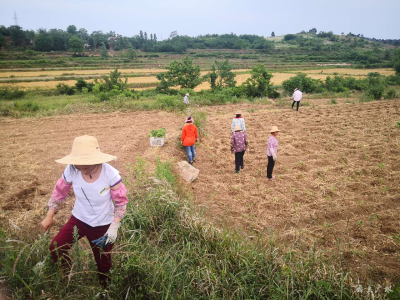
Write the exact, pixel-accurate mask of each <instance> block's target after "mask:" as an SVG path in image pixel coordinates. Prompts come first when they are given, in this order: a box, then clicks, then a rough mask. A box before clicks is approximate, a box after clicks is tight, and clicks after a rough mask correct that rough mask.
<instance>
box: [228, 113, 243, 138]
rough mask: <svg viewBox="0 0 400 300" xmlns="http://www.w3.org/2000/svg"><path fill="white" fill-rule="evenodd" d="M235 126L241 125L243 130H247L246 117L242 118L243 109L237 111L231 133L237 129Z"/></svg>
mask: <svg viewBox="0 0 400 300" xmlns="http://www.w3.org/2000/svg"><path fill="white" fill-rule="evenodd" d="M235 126H239V127H240V129H241V130H242V131H243V132H246V125H245V123H244V119H243V118H242V112H241V111H237V112H236V117H234V118H233V119H232V124H231V133H233V132H234V131H235V129H234V128H235Z"/></svg>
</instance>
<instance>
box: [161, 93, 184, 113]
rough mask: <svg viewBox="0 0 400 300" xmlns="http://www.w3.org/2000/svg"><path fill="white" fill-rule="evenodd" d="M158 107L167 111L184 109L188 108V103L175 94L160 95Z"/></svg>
mask: <svg viewBox="0 0 400 300" xmlns="http://www.w3.org/2000/svg"><path fill="white" fill-rule="evenodd" d="M156 107H157V108H158V109H165V110H167V111H174V110H175V111H176V110H177V111H182V110H184V109H185V108H186V104H185V103H183V101H182V100H181V99H177V98H176V97H175V96H169V95H158V96H157V98H156Z"/></svg>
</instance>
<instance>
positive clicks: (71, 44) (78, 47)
mask: <svg viewBox="0 0 400 300" xmlns="http://www.w3.org/2000/svg"><path fill="white" fill-rule="evenodd" d="M68 48H69V49H70V50H71V51H74V52H75V54H76V52H79V53H81V52H83V41H82V40H81V39H80V38H79V37H77V36H76V35H75V36H73V37H72V38H70V39H69V41H68Z"/></svg>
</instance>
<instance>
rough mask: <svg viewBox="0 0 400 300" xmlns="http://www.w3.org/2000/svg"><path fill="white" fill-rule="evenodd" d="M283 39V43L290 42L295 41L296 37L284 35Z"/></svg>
mask: <svg viewBox="0 0 400 300" xmlns="http://www.w3.org/2000/svg"><path fill="white" fill-rule="evenodd" d="M283 39H284V40H285V41H291V40H295V39H296V35H295V34H286V35H285V36H284V37H283Z"/></svg>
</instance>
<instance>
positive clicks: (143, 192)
mask: <svg viewBox="0 0 400 300" xmlns="http://www.w3.org/2000/svg"><path fill="white" fill-rule="evenodd" d="M147 170H148V167H146V163H145V161H143V160H142V159H140V158H139V159H138V160H137V163H136V165H135V166H133V167H132V168H131V171H130V175H129V176H128V178H126V185H127V187H128V191H129V195H128V196H129V199H130V202H129V205H128V209H127V214H126V216H125V218H124V219H123V221H122V222H123V223H122V226H121V228H120V230H119V237H118V242H117V243H116V245H115V247H114V249H113V252H114V254H113V262H114V266H113V268H112V271H111V277H112V279H111V282H110V284H109V285H108V287H107V288H106V289H102V288H101V287H100V286H99V285H98V283H97V276H96V275H97V274H96V272H95V270H96V268H95V266H94V261H93V258H92V253H91V250H90V248H89V247H88V244H87V242H83V243H82V242H81V243H76V244H75V245H74V247H73V248H72V250H71V253H70V254H71V257H72V261H73V265H72V270H71V273H70V275H69V276H67V277H63V276H62V274H61V272H60V268H59V266H57V265H54V264H53V263H52V262H51V259H50V254H49V250H48V245H49V242H50V239H49V237H48V236H47V235H42V236H39V237H38V238H37V240H36V241H35V242H28V240H23V239H22V240H19V239H12V237H7V236H6V234H5V233H4V232H3V231H1V233H0V247H1V251H0V258H1V266H2V269H1V272H0V276H1V278H2V279H3V280H5V283H6V286H7V290H8V291H9V293H10V294H13V295H14V297H15V298H19V299H26V298H31V299H39V298H40V299H46V298H52V299H98V298H103V299H233V298H235V299H292V298H295V299H357V298H360V299H361V298H365V296H367V294H366V289H365V291H361V292H359V293H357V292H356V291H355V289H356V288H359V287H360V286H356V285H355V286H354V288H353V287H352V286H351V283H352V278H351V276H350V274H348V273H346V272H344V271H343V270H342V269H341V268H340V267H336V268H335V267H333V266H332V265H331V264H329V263H327V262H325V261H324V260H323V259H322V258H321V257H320V256H319V255H318V253H316V252H314V251H313V250H310V252H309V253H308V255H307V256H304V257H301V256H298V255H296V254H294V253H296V252H292V253H282V252H281V251H280V249H279V248H278V247H277V246H276V244H275V243H274V242H273V239H269V238H268V237H263V238H261V237H257V238H253V239H251V238H250V237H247V236H246V235H244V234H242V235H240V234H239V233H236V232H233V231H231V230H227V229H224V228H217V227H215V226H214V225H213V224H211V223H209V222H208V221H207V220H205V219H204V218H202V217H201V215H199V214H198V213H196V211H195V210H194V208H193V207H192V205H191V203H190V202H189V201H188V200H187V199H186V196H185V194H184V192H183V191H182V190H181V189H180V188H179V184H177V182H176V178H175V176H174V174H173V173H172V172H171V169H170V165H169V163H167V162H161V161H159V160H158V161H157V166H156V169H155V171H154V172H152V173H149V172H148V171H147ZM381 291H383V290H382V289H381ZM368 293H369V292H368ZM387 295H388V294H384V293H381V294H375V295H374V297H375V299H378V298H385V297H386V296H387Z"/></svg>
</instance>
